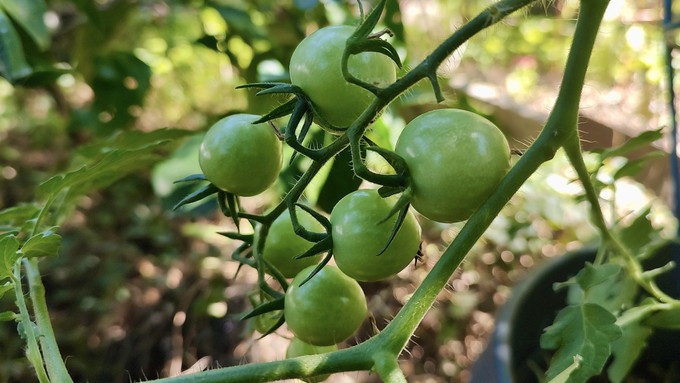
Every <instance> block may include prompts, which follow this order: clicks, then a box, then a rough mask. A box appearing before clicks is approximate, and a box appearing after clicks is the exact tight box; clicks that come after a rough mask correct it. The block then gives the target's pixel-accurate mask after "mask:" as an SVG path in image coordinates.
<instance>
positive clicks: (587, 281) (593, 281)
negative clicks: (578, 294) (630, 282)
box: [575, 262, 621, 291]
mask: <svg viewBox="0 0 680 383" xmlns="http://www.w3.org/2000/svg"><path fill="white" fill-rule="evenodd" d="M620 272H621V266H619V265H616V264H611V263H608V264H603V265H597V266H595V265H593V264H592V263H590V262H586V264H585V266H584V267H583V269H582V270H581V271H579V273H578V274H576V277H575V279H576V283H578V285H579V286H580V287H581V289H583V291H588V290H589V289H591V288H592V287H594V286H597V285H599V284H601V283H604V282H606V281H608V280H610V279H612V278H614V277H615V276H616V275H617V274H618V273H620Z"/></svg>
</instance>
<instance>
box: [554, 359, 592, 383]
mask: <svg viewBox="0 0 680 383" xmlns="http://www.w3.org/2000/svg"><path fill="white" fill-rule="evenodd" d="M581 360H583V358H581V356H580V355H577V356H575V357H574V362H573V363H572V364H571V365H570V366H569V367H567V368H565V369H564V371H562V372H560V373H559V374H557V375H556V376H555V377H554V378H552V379H550V381H549V382H548V383H568V382H569V377H570V376H571V373H572V372H574V370H576V369H577V368H578V366H580V365H581Z"/></svg>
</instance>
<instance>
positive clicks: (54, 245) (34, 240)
mask: <svg viewBox="0 0 680 383" xmlns="http://www.w3.org/2000/svg"><path fill="white" fill-rule="evenodd" d="M60 247H61V236H60V235H59V234H57V233H55V232H54V231H52V230H46V231H43V232H42V233H38V234H36V235H34V236H32V237H31V238H29V239H28V241H26V243H25V244H24V245H23V246H22V247H21V252H22V253H23V254H24V256H25V257H27V258H36V257H51V256H56V255H58V254H59V248H60Z"/></svg>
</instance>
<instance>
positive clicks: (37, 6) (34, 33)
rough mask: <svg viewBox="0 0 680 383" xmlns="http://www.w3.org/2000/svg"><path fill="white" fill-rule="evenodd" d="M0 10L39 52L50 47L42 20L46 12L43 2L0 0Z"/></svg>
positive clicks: (34, 0)
mask: <svg viewBox="0 0 680 383" xmlns="http://www.w3.org/2000/svg"><path fill="white" fill-rule="evenodd" d="M0 8H4V9H5V11H6V12H7V14H8V15H9V16H10V17H12V18H13V19H14V21H16V22H17V24H19V25H21V27H22V28H23V29H24V31H25V32H26V33H28V35H29V36H31V39H33V41H34V42H35V44H36V45H37V46H38V47H39V48H40V49H41V50H45V49H47V47H48V46H49V45H50V33H49V31H48V30H47V26H46V25H45V21H44V20H43V16H44V15H45V13H46V12H47V4H45V1H44V0H21V1H17V0H0Z"/></svg>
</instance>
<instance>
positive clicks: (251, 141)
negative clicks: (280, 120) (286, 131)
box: [198, 114, 282, 197]
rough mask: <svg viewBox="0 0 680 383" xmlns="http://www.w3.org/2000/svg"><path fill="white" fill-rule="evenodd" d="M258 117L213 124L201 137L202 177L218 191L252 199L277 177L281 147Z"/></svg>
mask: <svg viewBox="0 0 680 383" xmlns="http://www.w3.org/2000/svg"><path fill="white" fill-rule="evenodd" d="M259 118H260V116H257V115H253V114H235V115H232V116H228V117H225V118H223V119H221V120H219V121H218V122H216V123H215V124H214V125H213V126H212V127H211V128H210V129H209V130H208V132H207V133H206V134H205V137H203V141H202V142H201V146H200V149H199V153H198V162H199V164H200V166H201V170H202V171H203V174H204V175H205V178H206V179H207V180H208V181H210V182H211V183H212V184H213V185H215V186H217V187H218V188H220V189H221V190H224V191H226V192H229V193H232V194H235V195H238V196H245V197H247V196H253V195H256V194H260V193H262V192H263V191H265V190H267V188H269V187H270V186H271V185H272V184H273V183H274V181H276V178H277V177H278V175H279V171H280V170H281V162H282V145H281V141H280V140H279V139H278V137H277V136H276V134H275V133H274V130H273V129H272V127H271V126H269V125H268V124H267V123H259V124H253V122H254V121H256V120H258V119H259Z"/></svg>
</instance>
